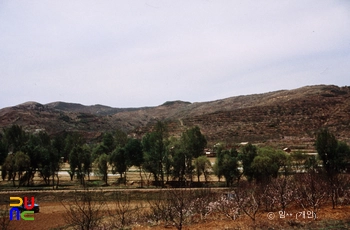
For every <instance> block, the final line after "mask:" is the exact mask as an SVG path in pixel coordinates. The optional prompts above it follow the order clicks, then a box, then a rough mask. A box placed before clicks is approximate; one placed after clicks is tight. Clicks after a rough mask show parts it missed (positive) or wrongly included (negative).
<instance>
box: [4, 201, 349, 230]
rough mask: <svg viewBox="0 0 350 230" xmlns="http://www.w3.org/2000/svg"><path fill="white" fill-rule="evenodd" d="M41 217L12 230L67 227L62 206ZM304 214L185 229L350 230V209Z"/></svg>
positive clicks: (44, 210) (213, 220)
mask: <svg viewBox="0 0 350 230" xmlns="http://www.w3.org/2000/svg"><path fill="white" fill-rule="evenodd" d="M40 208H41V209H40V213H36V214H35V220H34V221H24V220H19V221H11V223H10V229H19V230H20V229H36V230H44V229H64V228H65V227H67V224H66V223H65V221H64V213H65V212H66V210H65V208H64V207H63V205H62V204H61V203H60V202H50V201H48V202H41V204H40ZM299 211H302V209H300V210H290V211H289V212H291V213H293V214H294V215H293V216H292V217H286V218H280V217H279V214H278V211H277V212H274V214H275V216H274V218H273V219H271V218H270V219H271V220H269V218H268V212H260V213H259V214H258V215H257V219H256V221H255V222H253V221H252V220H251V219H249V218H248V217H246V216H242V217H239V218H238V219H237V220H228V219H227V218H225V217H223V216H217V217H214V216H209V217H208V218H207V219H206V220H203V221H201V222H200V223H192V224H187V225H185V226H184V229H253V228H256V229H350V206H343V207H338V208H336V209H332V207H331V206H326V207H323V208H322V209H321V210H320V211H319V213H318V215H317V220H314V219H308V218H305V219H303V218H301V219H298V220H297V219H296V218H295V214H296V213H297V212H299ZM165 228H166V229H176V228H175V226H172V225H171V224H167V225H165V224H164V223H159V224H158V225H150V224H147V223H145V224H135V225H134V226H131V229H137V230H139V229H154V230H159V229H165Z"/></svg>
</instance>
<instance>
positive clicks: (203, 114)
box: [0, 85, 350, 145]
mask: <svg viewBox="0 0 350 230" xmlns="http://www.w3.org/2000/svg"><path fill="white" fill-rule="evenodd" d="M159 120H160V121H167V122H168V126H169V131H170V133H171V134H172V135H180V133H181V132H182V131H183V130H185V129H186V128H187V127H191V126H194V125H198V126H199V127H200V128H201V130H202V131H203V133H204V134H205V135H206V137H207V138H208V140H209V141H210V142H212V143H214V142H216V141H226V142H227V143H232V142H241V141H254V142H267V143H274V142H279V143H282V144H288V143H289V144H290V143H308V144H310V143H312V141H313V140H314V135H315V132H317V130H319V129H320V128H322V127H328V128H329V129H330V130H331V131H332V132H334V133H335V134H336V135H337V138H339V139H341V140H345V141H349V139H348V138H349V137H350V135H349V134H350V130H349V125H350V87H338V86H331V85H318V86H306V87H302V88H299V89H294V90H280V91H275V92H269V93H264V94H254V95H247V96H236V97H231V98H226V99H222V100H216V101H209V102H200V103H189V102H183V101H173V102H166V103H164V104H163V105H160V106H157V107H145V108H122V109H119V108H112V107H108V106H103V105H94V106H84V105H81V104H75V103H64V102H54V103H49V104H46V105H42V104H39V103H36V102H27V103H23V104H20V105H18V106H13V107H8V108H4V109H1V110H0V127H8V126H10V125H12V124H18V125H22V126H23V127H24V128H25V129H26V130H28V131H30V132H33V131H35V130H46V131H47V132H48V133H50V134H54V133H59V132H64V131H67V132H71V131H79V132H81V133H83V135H84V136H85V137H86V138H88V139H95V138H97V137H99V135H101V133H102V132H105V131H113V130H115V129H122V130H124V131H126V132H128V133H129V134H132V135H133V136H139V137H141V136H142V135H143V134H144V133H145V132H148V131H150V130H151V129H152V125H154V124H155V123H156V121H159ZM282 144H281V145H282Z"/></svg>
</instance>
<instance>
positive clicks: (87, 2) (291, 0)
mask: <svg viewBox="0 0 350 230" xmlns="http://www.w3.org/2000/svg"><path fill="white" fill-rule="evenodd" d="M318 84H333V85H338V86H348V85H350V1H348V0H264V1H256V0H254V1H251V0H176V1H175V0H174V1H170V0H162V1H160V0H135V1H117V0H101V1H98V0H94V1H91V0H75V1H71V0H60V1H52V0H47V1H45V0H33V1H26V0H22V1H20V0H1V1H0V108H4V107H8V106H14V105H17V104H21V103H24V102H27V101H36V102H39V103H42V104H46V103H50V102H55V101H64V102H74V103H81V104H84V105H94V104H103V105H108V106H112V107H142V106H157V105H160V104H163V103H164V102H165V101H172V100H183V101H189V102H203V101H212V100H217V99H223V98H227V97H232V96H238V95H249V94H256V93H265V92H271V91H275V90H281V89H295V88H299V87H303V86H306V85H318Z"/></svg>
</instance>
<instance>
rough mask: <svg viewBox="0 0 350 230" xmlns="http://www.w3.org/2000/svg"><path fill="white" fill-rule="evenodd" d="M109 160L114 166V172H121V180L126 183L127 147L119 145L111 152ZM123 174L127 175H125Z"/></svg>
mask: <svg viewBox="0 0 350 230" xmlns="http://www.w3.org/2000/svg"><path fill="white" fill-rule="evenodd" d="M109 162H110V164H111V166H112V173H113V174H115V173H119V175H120V181H123V182H124V183H126V175H125V174H126V170H127V168H128V166H127V164H126V156H125V148H120V147H117V148H116V149H115V150H114V151H113V152H112V154H111V156H110V158H109ZM123 175H125V176H124V177H123Z"/></svg>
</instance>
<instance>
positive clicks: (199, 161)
mask: <svg viewBox="0 0 350 230" xmlns="http://www.w3.org/2000/svg"><path fill="white" fill-rule="evenodd" d="M194 166H195V169H196V174H197V178H198V182H200V179H199V178H200V176H201V175H202V174H203V175H204V180H205V182H208V177H209V170H210V169H211V168H212V167H211V163H210V160H209V159H208V157H207V156H199V157H197V158H196V159H195V161H194Z"/></svg>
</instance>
